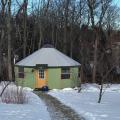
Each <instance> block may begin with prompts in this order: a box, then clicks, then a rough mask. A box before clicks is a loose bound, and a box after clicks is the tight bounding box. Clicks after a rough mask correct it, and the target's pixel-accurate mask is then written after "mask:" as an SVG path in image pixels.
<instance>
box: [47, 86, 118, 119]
mask: <svg viewBox="0 0 120 120" xmlns="http://www.w3.org/2000/svg"><path fill="white" fill-rule="evenodd" d="M105 86H106V85H105ZM48 94H50V95H52V96H54V97H56V98H58V99H59V100H60V101H61V102H62V103H64V104H66V105H68V106H70V107H71V108H73V109H74V110H75V111H76V112H77V113H78V114H80V115H82V116H83V117H84V118H86V120H120V85H110V87H108V88H107V89H106V90H105V93H104V94H103V98H102V101H101V103H97V101H98V94H99V86H98V85H95V84H93V85H90V84H85V85H83V86H82V91H81V92H80V93H78V92H77V90H75V89H72V88H67V89H63V90H51V91H50V92H49V93H48Z"/></svg>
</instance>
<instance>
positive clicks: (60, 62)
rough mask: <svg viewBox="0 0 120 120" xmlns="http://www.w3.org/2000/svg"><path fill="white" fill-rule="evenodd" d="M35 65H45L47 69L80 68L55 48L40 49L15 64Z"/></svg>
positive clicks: (78, 64)
mask: <svg viewBox="0 0 120 120" xmlns="http://www.w3.org/2000/svg"><path fill="white" fill-rule="evenodd" d="M36 64H47V65H48V67H63V66H80V63H78V62H76V61H75V60H73V59H71V58H70V57H68V56H66V55H65V54H63V53H61V52H60V51H58V50H57V49H55V48H41V49H39V50H37V51H36V52H34V53H32V54H31V55H29V56H27V57H26V58H24V59H23V60H21V61H19V62H18V63H16V65H19V66H36Z"/></svg>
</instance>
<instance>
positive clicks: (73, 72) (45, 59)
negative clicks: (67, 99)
mask: <svg viewBox="0 0 120 120" xmlns="http://www.w3.org/2000/svg"><path fill="white" fill-rule="evenodd" d="M79 68H80V63H78V62H76V61H75V60H73V59H71V58H70V57H68V56H66V55H65V54H63V53H61V52H60V51H58V50H57V49H55V48H53V47H48V46H47V47H43V48H41V49H39V50H37V51H36V52H34V53H32V54H31V55H29V56H27V57H26V58H24V59H23V60H21V61H19V62H17V63H16V64H15V80H16V83H17V84H18V85H21V86H24V87H30V88H33V89H35V88H36V89H39V88H42V87H44V86H48V88H49V89H62V88H67V87H75V86H78V85H79V83H80V80H79Z"/></svg>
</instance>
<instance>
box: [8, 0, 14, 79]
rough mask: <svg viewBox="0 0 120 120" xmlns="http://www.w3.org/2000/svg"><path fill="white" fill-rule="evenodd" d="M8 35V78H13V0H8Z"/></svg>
mask: <svg viewBox="0 0 120 120" xmlns="http://www.w3.org/2000/svg"><path fill="white" fill-rule="evenodd" d="M7 35H8V79H9V80H10V81H12V80H13V76H12V60H11V58H12V54H11V0H8V17H7Z"/></svg>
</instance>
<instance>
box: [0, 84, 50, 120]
mask: <svg viewBox="0 0 120 120" xmlns="http://www.w3.org/2000/svg"><path fill="white" fill-rule="evenodd" d="M11 88H15V85H14V84H13V85H9V89H11ZM0 90H2V85H1V86H0ZM24 92H25V93H26V97H27V98H28V101H27V103H24V104H6V103H2V102H0V111H1V112H0V118H3V120H50V115H49V113H48V111H47V106H46V105H45V104H44V103H43V101H41V99H40V98H39V97H38V96H37V95H35V94H34V93H33V92H32V89H30V88H24Z"/></svg>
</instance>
